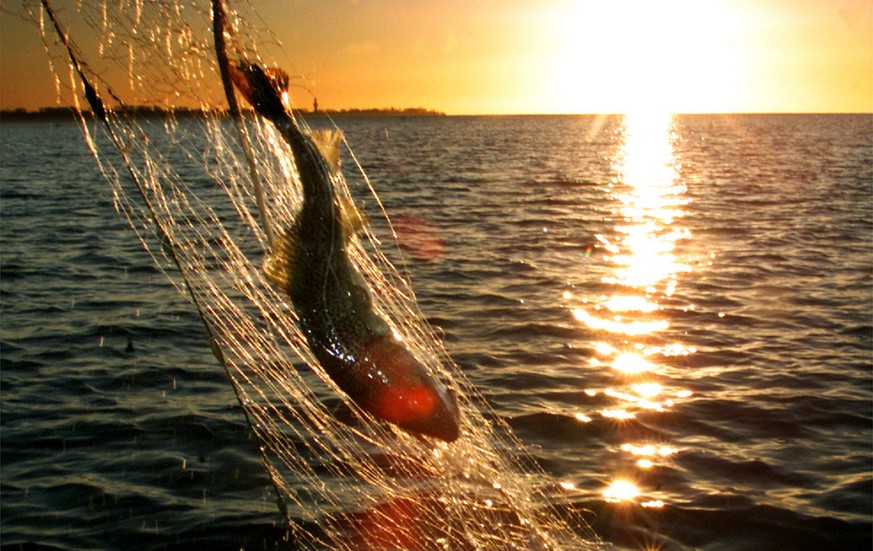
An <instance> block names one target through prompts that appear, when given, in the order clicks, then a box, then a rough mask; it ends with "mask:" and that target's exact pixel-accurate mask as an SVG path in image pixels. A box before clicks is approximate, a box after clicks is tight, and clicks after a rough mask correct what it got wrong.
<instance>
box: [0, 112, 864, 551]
mask: <svg viewBox="0 0 873 551" xmlns="http://www.w3.org/2000/svg"><path fill="white" fill-rule="evenodd" d="M320 122H323V121H313V124H319V123H320ZM338 122H339V125H340V126H341V127H342V128H343V130H344V131H345V133H346V135H347V138H348V140H349V142H350V143H351V145H352V147H353V148H354V149H355V153H356V155H357V156H358V158H359V159H360V161H361V162H362V164H363V166H364V169H365V170H366V172H367V174H368V176H369V177H370V179H371V180H372V182H373V184H374V186H375V187H376V189H377V190H378V191H379V193H380V196H381V198H382V200H383V202H384V204H385V208H386V209H387V211H388V212H389V213H390V215H391V217H392V219H393V221H394V223H395V226H396V228H397V230H398V233H399V234H400V239H401V244H402V245H403V247H404V248H403V250H404V251H405V254H404V259H403V260H401V259H399V258H398V262H401V261H402V262H404V264H405V269H407V270H408V271H409V273H410V275H411V277H412V280H413V285H414V287H415V289H416V292H417V295H418V300H419V303H420V305H421V309H422V311H423V312H424V313H425V314H426V315H427V317H428V318H429V321H430V322H431V323H432V324H433V325H434V326H436V327H438V328H439V330H440V332H441V334H443V335H444V339H445V343H446V346H447V347H448V349H449V351H450V352H451V353H452V355H453V357H454V358H455V359H456V361H457V362H458V363H459V364H460V365H461V366H462V368H463V369H464V371H465V372H466V374H467V376H468V377H469V378H470V380H471V381H473V383H474V384H476V386H477V387H479V388H480V389H481V391H482V392H483V393H484V395H485V396H486V397H487V398H488V400H489V401H490V402H491V403H492V404H493V406H494V408H495V410H496V412H497V413H498V414H499V415H501V416H502V417H503V418H504V419H506V420H507V422H508V423H509V425H510V426H511V427H512V428H513V430H514V431H515V432H516V434H517V435H518V436H519V437H520V439H521V440H522V441H523V442H524V443H525V444H526V445H527V446H528V447H529V449H530V452H531V454H532V455H533V457H534V458H535V460H536V461H537V462H538V463H539V464H540V465H541V466H542V468H543V469H545V471H546V472H547V473H548V474H549V475H551V476H552V477H554V480H555V481H556V482H558V483H560V487H562V488H563V490H564V494H563V495H564V502H563V503H562V504H561V507H566V508H572V509H576V510H579V511H583V514H584V516H585V518H586V519H588V521H589V522H590V524H591V525H592V526H593V527H594V529H595V531H596V532H597V533H598V534H600V535H601V536H602V537H603V538H604V540H606V541H608V542H611V543H612V544H613V545H614V546H615V548H617V549H707V550H721V549H724V550H770V549H797V550H804V549H809V550H813V549H815V550H820V549H869V548H870V545H871V541H873V116H870V115H822V116H814V115H743V116H739V115H732V116H681V117H675V118H674V119H673V120H672V121H668V120H664V119H657V118H651V117H635V118H629V119H623V118H622V117H569V116H568V117H447V118H417V117H410V118H388V117H385V118H349V119H340V120H339V121H338ZM180 124H192V128H195V127H194V126H193V125H194V123H193V122H185V121H182V123H180ZM216 197H219V196H218V195H217V196H216ZM378 223H379V222H378V220H375V221H374V224H378ZM377 229H378V228H377ZM0 344H2V348H0V492H2V493H0V506H2V514H0V543H2V547H3V549H4V551H5V550H6V549H22V548H23V549H70V550H74V549H76V550H78V549H83V550H84V549H89V550H90V549H105V550H114V549H201V548H202V549H234V550H236V549H240V548H245V549H261V548H265V547H266V548H272V546H274V544H275V543H276V541H277V540H280V539H281V538H282V534H283V531H282V530H281V527H280V523H281V517H280V515H279V512H278V509H277V507H276V505H275V499H274V497H273V494H272V492H271V488H270V485H269V481H268V478H267V476H266V474H265V473H264V471H263V468H262V466H261V463H260V460H259V457H258V455H257V450H256V442H254V441H253V440H252V439H251V438H250V437H249V432H248V429H247V426H246V422H245V418H244V415H243V412H242V410H241V408H240V407H239V405H238V403H237V401H236V397H235V396H234V394H233V391H232V389H231V386H230V384H229V382H228V381H227V379H226V376H225V375H224V373H223V371H222V370H221V368H220V367H219V366H218V365H217V364H216V362H215V360H214V357H213V356H212V354H211V352H210V349H209V345H208V342H207V339H206V336H205V334H204V330H203V326H202V323H201V322H200V321H199V318H198V317H197V314H196V310H195V308H194V307H193V306H192V305H191V304H190V303H188V302H187V300H186V298H185V297H184V296H183V295H180V294H179V293H178V292H177V291H176V290H175V289H174V288H173V287H171V286H170V284H169V283H168V282H167V280H166V278H165V277H164V276H163V275H162V274H161V273H160V272H159V271H158V270H157V268H155V267H154V266H153V265H152V263H151V260H150V258H149V257H148V256H147V255H146V254H145V252H143V251H142V249H141V247H140V245H139V243H138V241H137V240H136V238H135V237H134V235H133V234H132V232H131V231H130V230H129V229H128V228H127V227H126V225H125V223H124V221H123V220H122V219H121V218H120V217H119V216H118V215H117V214H116V213H115V212H114V210H113V206H112V198H111V196H110V193H109V187H108V185H107V184H106V183H105V182H104V181H103V180H102V178H101V177H100V175H99V173H98V171H97V168H96V166H95V163H94V161H93V159H92V158H91V157H90V154H89V153H88V151H87V149H86V148H85V145H84V143H83V141H82V139H81V137H80V133H79V130H78V128H77V127H76V125H75V124H73V123H72V122H70V123H66V122H64V123H50V122H40V123H4V124H3V126H2V127H0ZM292 547H293V546H292Z"/></svg>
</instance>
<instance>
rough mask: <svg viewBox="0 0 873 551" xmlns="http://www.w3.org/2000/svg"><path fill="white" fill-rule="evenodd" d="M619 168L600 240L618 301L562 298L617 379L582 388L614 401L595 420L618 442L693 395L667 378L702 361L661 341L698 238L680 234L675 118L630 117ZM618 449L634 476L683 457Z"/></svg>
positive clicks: (641, 446) (652, 447)
mask: <svg viewBox="0 0 873 551" xmlns="http://www.w3.org/2000/svg"><path fill="white" fill-rule="evenodd" d="M613 168H614V170H615V173H616V177H615V179H614V180H613V182H612V185H611V186H610V195H611V198H612V199H613V200H614V201H615V203H616V205H615V207H613V208H612V209H611V212H612V213H613V215H615V217H616V218H615V223H614V225H613V232H612V233H604V234H598V235H596V236H595V237H596V239H597V241H598V243H599V245H598V248H599V250H600V251H602V256H600V259H602V261H603V262H605V263H606V267H607V268H608V270H607V273H606V274H604V275H603V276H601V278H600V280H601V282H602V283H604V284H606V285H608V286H611V288H612V292H607V293H601V294H599V295H598V296H594V297H590V296H589V297H580V299H576V298H575V297H573V296H572V295H569V294H565V296H564V299H565V300H568V301H574V300H575V301H577V302H576V304H575V305H574V304H572V302H571V305H570V313H571V314H572V316H573V317H574V318H575V320H576V321H577V322H579V323H580V324H581V325H582V326H583V327H584V328H585V329H586V330H587V331H590V332H593V333H594V334H595V335H596V341H595V342H593V343H592V344H591V348H592V357H591V359H590V364H591V365H592V366H594V367H599V368H603V369H605V370H607V373H609V374H610V375H611V376H612V377H613V379H614V381H613V383H612V384H610V385H605V386H604V387H603V388H588V389H585V390H584V394H585V395H586V396H588V397H589V398H592V399H593V398H596V397H598V396H600V397H605V399H607V400H609V401H610V402H609V403H608V404H606V405H604V404H603V403H602V402H598V408H597V410H596V411H597V412H598V413H599V414H600V416H601V419H607V420H609V421H611V422H613V425H612V426H613V427H614V429H613V430H616V431H619V434H620V432H621V431H622V430H624V429H623V427H625V426H627V425H628V424H632V423H636V422H637V418H638V417H639V416H651V415H660V414H662V413H664V412H666V411H668V410H670V409H672V408H674V407H676V405H677V404H676V400H679V399H682V398H688V397H690V396H692V392H691V391H690V390H688V389H685V388H677V387H676V385H675V384H673V383H671V382H670V381H668V380H666V379H665V377H664V375H665V372H666V371H667V370H668V369H670V368H671V366H670V365H669V362H671V358H676V357H682V356H687V355H688V354H692V353H694V352H695V349H694V348H693V347H690V346H687V345H685V344H682V343H677V342H669V341H668V342H665V339H663V338H662V337H661V335H662V334H663V333H665V332H666V331H668V330H670V329H671V320H670V317H669V311H667V310H665V309H664V307H663V306H662V301H663V299H664V298H665V297H671V296H673V295H674V291H675V289H676V287H677V285H678V284H679V281H680V276H682V275H684V274H688V273H689V272H690V271H691V267H690V266H689V264H688V263H686V261H685V260H684V258H683V256H682V247H681V243H682V242H683V241H684V240H687V239H689V238H690V237H691V235H690V232H689V231H688V230H687V228H685V227H683V226H682V225H681V221H682V219H683V217H684V216H685V209H686V207H687V205H688V204H689V202H690V201H689V199H688V198H687V196H686V195H685V191H686V190H685V186H684V185H683V184H682V183H681V178H680V176H679V168H680V164H679V162H678V160H677V159H676V157H675V156H674V152H673V143H672V120H671V117H670V116H668V115H657V116H656V115H654V114H646V115H639V114H637V115H632V116H628V117H626V118H625V126H624V135H623V145H622V148H621V150H620V151H619V153H618V155H617V156H616V159H615V162H614V166H613ZM689 307H690V308H693V305H691V306H689ZM680 308H681V306H680ZM659 339H661V342H658V340H659ZM602 399H603V398H598V400H602ZM575 416H576V419H578V420H580V421H584V422H590V421H591V419H592V416H590V415H588V414H587V412H578V413H576V414H575ZM620 450H621V451H622V452H624V453H623V454H622V456H624V457H626V459H625V461H626V463H624V465H623V466H622V472H627V471H626V469H627V468H628V467H630V468H636V469H641V470H651V469H657V468H658V467H659V466H662V465H663V464H665V463H668V462H669V461H671V460H672V458H673V456H674V455H675V454H676V453H677V452H678V450H677V448H676V447H674V446H672V445H670V444H668V443H662V442H658V443H654V442H643V443H639V442H633V441H629V442H624V443H623V444H621V445H620ZM644 491H645V489H644V488H640V487H639V486H637V484H635V483H632V482H630V481H628V480H626V479H616V480H615V481H614V482H613V483H611V484H610V485H609V486H608V487H607V488H606V489H605V490H603V497H604V498H605V499H606V501H608V502H613V503H618V502H623V501H633V500H636V498H637V497H638V496H640V495H641V493H642V492H644ZM647 497H648V496H647ZM640 504H641V505H642V506H645V507H655V508H657V507H663V506H664V502H663V501H662V500H661V499H645V500H641V503H640Z"/></svg>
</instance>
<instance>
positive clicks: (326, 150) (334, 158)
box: [309, 129, 343, 174]
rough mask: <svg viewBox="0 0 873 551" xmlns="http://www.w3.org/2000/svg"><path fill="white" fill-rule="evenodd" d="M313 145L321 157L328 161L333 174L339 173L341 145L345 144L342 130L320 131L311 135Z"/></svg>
mask: <svg viewBox="0 0 873 551" xmlns="http://www.w3.org/2000/svg"><path fill="white" fill-rule="evenodd" d="M309 137H310V138H312V143H314V144H315V146H316V147H317V148H318V151H319V153H321V156H322V157H324V160H325V161H327V166H328V167H330V171H331V173H333V174H335V173H337V172H338V171H339V165H340V144H341V143H342V142H343V133H342V130H332V129H319V130H313V131H312V132H310V133H309Z"/></svg>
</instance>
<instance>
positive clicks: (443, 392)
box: [231, 63, 460, 442]
mask: <svg viewBox="0 0 873 551" xmlns="http://www.w3.org/2000/svg"><path fill="white" fill-rule="evenodd" d="M231 78H232V80H233V82H234V84H235V86H236V87H237V89H238V90H239V91H240V92H241V93H242V95H243V96H244V97H245V98H246V99H247V101H248V102H249V103H250V104H251V105H252V107H254V109H255V110H256V111H257V112H258V114H259V115H261V116H263V117H264V118H266V119H268V120H269V121H271V122H272V124H273V125H274V126H275V127H276V129H277V130H278V132H279V133H280V134H281V135H282V137H283V138H284V139H285V140H286V142H287V143H288V145H289V146H290V147H291V151H292V153H293V155H294V159H295V161H296V164H297V169H298V172H299V175H300V182H301V185H302V188H303V203H302V206H301V209H300V212H299V214H298V215H297V217H296V219H295V221H294V223H293V224H292V225H291V227H289V228H285V230H284V231H282V232H279V234H278V235H277V237H276V239H275V241H274V243H273V244H272V250H271V251H270V254H269V255H268V256H267V259H266V261H265V264H264V273H265V274H266V276H267V278H268V279H269V280H270V281H271V282H272V283H273V284H274V285H276V287H278V288H279V289H281V290H282V291H283V292H284V293H285V294H286V295H287V296H288V297H289V298H290V299H291V304H292V305H293V307H294V310H295V312H296V313H297V316H298V318H299V320H300V327H301V329H302V330H303V333H304V334H305V335H306V339H307V343H308V345H309V348H310V350H311V351H312V353H313V354H314V355H315V357H316V358H317V359H318V361H319V363H320V364H321V365H322V367H324V369H325V371H326V372H327V373H328V375H330V377H331V379H333V381H334V382H335V383H336V384H337V385H338V386H339V387H340V389H342V390H343V391H344V392H345V393H346V394H348V395H349V396H350V397H351V398H352V399H353V400H354V401H355V402H356V403H357V404H358V405H359V406H361V407H362V408H363V409H364V410H366V411H368V412H369V413H371V414H373V415H374V416H375V417H377V418H380V419H383V420H385V421H388V422H391V423H394V424H395V425H397V426H399V427H401V428H403V429H405V430H408V431H411V432H415V433H420V434H424V435H429V436H433V437H436V438H439V439H442V440H445V441H449V442H451V441H453V440H455V439H457V438H458V436H459V434H460V428H459V413H458V407H457V404H456V402H455V399H454V396H453V395H452V394H451V393H449V391H448V390H447V389H446V387H445V386H444V385H443V384H442V383H440V382H439V381H437V380H436V379H435V378H434V377H433V376H431V375H430V374H429V373H428V372H427V370H425V368H424V367H423V366H422V365H421V364H420V363H419V362H418V361H417V360H416V359H415V357H414V356H413V355H412V353H410V352H409V350H407V349H406V348H405V347H404V346H403V344H402V343H401V342H400V341H399V340H398V339H397V338H396V337H395V336H394V334H393V332H392V331H391V328H390V327H389V326H388V324H387V323H386V321H385V320H384V319H382V318H381V317H380V316H379V315H378V314H377V313H376V312H375V311H374V309H373V304H372V299H371V297H370V293H369V291H368V289H367V285H366V283H365V281H364V279H363V277H362V276H361V275H360V274H359V273H358V272H357V270H356V269H355V268H354V266H353V265H352V263H351V261H350V259H349V257H348V254H347V251H346V246H347V245H348V241H349V239H350V237H351V233H352V232H353V231H354V230H353V228H352V225H353V224H352V223H350V222H348V221H349V220H350V218H351V216H350V215H349V213H348V212H347V211H348V210H350V209H344V208H343V207H341V206H340V204H339V203H338V201H337V197H336V194H335V192H334V184H333V178H334V177H335V172H336V170H338V168H337V167H338V163H339V141H340V139H341V138H340V135H339V134H337V133H322V134H306V133H304V132H302V131H301V130H300V128H299V126H298V125H297V123H296V121H295V120H294V119H293V117H291V115H290V114H289V113H288V112H287V110H286V109H285V107H284V105H283V103H282V100H281V97H280V94H281V93H283V92H284V90H285V87H286V86H287V76H285V75H284V73H281V72H278V71H265V70H264V69H262V68H261V67H259V66H258V65H254V64H248V63H240V64H236V65H234V66H233V67H232V68H231Z"/></svg>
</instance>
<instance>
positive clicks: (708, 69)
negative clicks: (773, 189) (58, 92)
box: [0, 0, 873, 114]
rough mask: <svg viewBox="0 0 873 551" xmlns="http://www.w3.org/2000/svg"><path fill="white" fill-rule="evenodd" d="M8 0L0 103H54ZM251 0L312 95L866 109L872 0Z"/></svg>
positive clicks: (457, 107)
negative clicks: (653, 0) (307, 84)
mask: <svg viewBox="0 0 873 551" xmlns="http://www.w3.org/2000/svg"><path fill="white" fill-rule="evenodd" d="M20 2H21V0H18V3H16V2H8V1H4V3H3V10H4V11H3V13H2V15H0V106H2V108H4V109H12V108H18V107H24V108H27V109H35V108H38V107H41V106H50V105H55V88H54V85H53V84H52V77H51V76H50V73H49V69H48V63H47V57H46V55H45V52H44V50H43V47H42V44H41V42H40V40H39V36H38V34H37V31H36V28H35V27H34V26H33V24H32V23H29V22H27V21H24V20H22V19H20V18H18V17H16V16H15V15H13V14H10V13H9V12H10V11H15V10H17V9H19V8H18V7H17V6H18V4H19V3H20ZM68 3H69V2H65V1H61V0H56V2H55V4H57V5H58V7H60V6H62V5H64V4H68ZM255 5H256V6H257V8H258V12H259V13H260V14H261V15H262V16H263V18H264V21H265V22H266V24H267V25H268V26H269V28H270V29H271V30H272V31H273V32H274V33H275V36H276V37H277V38H278V39H279V40H280V41H281V43H282V48H281V49H278V48H273V49H271V50H269V51H268V56H274V61H275V62H276V64H278V65H280V66H282V67H284V68H286V69H287V70H288V71H289V72H291V73H295V74H302V75H305V76H306V77H307V78H308V81H309V82H310V84H309V86H310V88H311V89H312V90H313V91H314V93H315V94H316V95H317V97H318V100H319V104H320V105H321V106H322V107H324V108H334V109H342V108H350V107H392V106H393V107H419V106H421V107H428V108H432V109H438V110H441V111H445V112H448V113H449V114H496V113H617V112H628V111H638V110H659V111H664V110H666V111H670V112H676V113H694V112H873V0H659V1H658V2H651V1H647V0H610V1H608V2H607V1H602V0H596V1H595V0H541V1H533V0H527V1H522V0H442V1H434V0H430V1H399V0H391V1H389V0H360V1H353V0H296V1H295V0H264V1H258V2H255ZM67 9H69V8H67ZM74 38H75V35H74ZM294 97H295V100H296V102H297V103H299V104H301V105H304V106H309V105H310V104H311V101H312V98H311V96H310V95H309V94H308V93H306V92H302V91H297V92H295V94H294Z"/></svg>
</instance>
